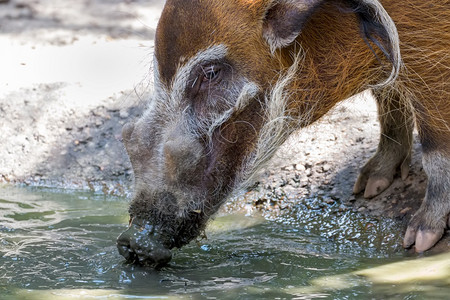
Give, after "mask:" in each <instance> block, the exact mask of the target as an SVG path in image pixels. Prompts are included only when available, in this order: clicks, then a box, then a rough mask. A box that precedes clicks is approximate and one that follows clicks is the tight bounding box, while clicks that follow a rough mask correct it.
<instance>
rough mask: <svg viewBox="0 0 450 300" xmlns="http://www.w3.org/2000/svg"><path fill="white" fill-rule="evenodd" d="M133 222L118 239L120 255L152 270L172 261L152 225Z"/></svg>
mask: <svg viewBox="0 0 450 300" xmlns="http://www.w3.org/2000/svg"><path fill="white" fill-rule="evenodd" d="M139 223H140V222H139V221H136V220H133V222H132V224H130V227H129V228H128V229H127V230H126V231H125V232H123V233H122V234H121V235H120V236H119V237H118V238H117V248H118V250H119V253H120V254H121V255H122V256H123V257H124V258H125V259H126V260H127V262H129V263H137V264H141V265H144V266H148V267H152V268H156V269H158V268H161V267H163V266H164V265H166V264H167V263H168V262H169V261H170V260H171V259H172V253H171V251H170V250H169V249H167V248H166V247H165V246H164V245H163V243H162V242H161V241H160V239H159V234H158V232H157V230H156V229H155V227H154V226H152V225H150V224H145V225H140V224H139Z"/></svg>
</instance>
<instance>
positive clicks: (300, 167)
mask: <svg viewBox="0 0 450 300" xmlns="http://www.w3.org/2000/svg"><path fill="white" fill-rule="evenodd" d="M295 169H296V170H297V171H299V172H305V170H306V168H305V166H304V165H302V164H296V165H295Z"/></svg>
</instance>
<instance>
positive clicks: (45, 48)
mask: <svg viewBox="0 0 450 300" xmlns="http://www.w3.org/2000/svg"><path fill="white" fill-rule="evenodd" d="M163 2H164V1H161V0H9V1H8V0H0V182H6V183H11V184H25V185H33V186H51V187H61V188H75V189H80V188H81V189H91V190H94V191H97V192H102V193H106V194H116V195H129V194H130V191H131V185H132V184H131V182H132V170H131V167H130V163H129V161H128V158H127V156H126V153H125V150H124V148H123V145H122V143H121V142H120V132H121V128H122V126H123V124H125V123H126V121H127V120H128V119H130V118H133V117H135V116H138V115H139V114H140V113H141V112H142V111H143V109H144V108H145V105H146V100H145V99H146V98H147V95H148V93H150V92H151V84H150V82H151V67H150V66H151V59H152V47H153V38H154V32H155V27H156V23H157V20H158V16H159V13H160V10H161V8H162V6H163ZM378 134H379V128H378V121H377V118H376V107H375V104H374V101H373V99H372V98H371V95H370V93H369V92H366V93H364V94H362V95H359V96H357V97H354V98H352V99H350V100H348V101H346V102H344V103H342V104H340V105H339V106H338V107H336V108H335V109H334V110H333V111H332V112H330V113H329V114H328V115H327V116H325V117H324V118H323V120H322V121H321V122H320V123H318V124H315V125H313V126H312V127H310V128H306V129H304V130H301V131H300V132H298V133H297V134H296V135H295V136H293V137H292V138H291V139H290V140H289V141H288V142H287V143H286V145H285V146H284V147H283V148H282V149H280V151H279V152H278V153H277V155H276V157H275V158H274V159H273V160H272V162H271V164H270V165H269V166H268V167H267V169H266V171H265V172H263V173H262V174H261V179H260V181H259V182H258V183H256V184H255V187H254V189H253V190H251V191H249V192H247V193H245V194H244V195H240V196H239V197H238V198H239V199H241V200H242V201H240V203H251V204H252V205H253V206H254V207H258V208H261V209H263V210H266V211H276V210H282V209H288V208H289V206H292V205H295V202H296V201H298V199H304V198H314V199H319V200H318V201H319V202H320V203H326V204H327V205H329V204H334V203H335V204H336V205H339V207H340V209H342V210H348V209H352V210H356V211H358V212H360V213H362V214H370V215H374V216H387V217H391V218H395V219H397V220H399V224H402V226H405V224H406V222H407V221H408V220H409V218H410V217H411V214H413V213H414V212H415V210H416V209H417V208H418V207H419V205H420V203H421V201H422V198H423V196H424V190H425V185H426V177H425V174H424V172H423V170H422V167H421V163H420V160H421V154H420V146H419V144H418V143H417V142H416V143H415V145H414V156H413V162H412V167H411V171H410V175H409V177H408V179H407V180H406V181H405V182H403V181H401V180H400V179H397V180H396V181H395V182H394V184H393V185H392V186H391V187H390V188H389V189H388V190H387V191H385V192H383V193H382V194H381V195H379V196H377V197H375V198H374V199H371V200H366V199H363V198H362V196H361V195H356V196H354V195H352V192H351V190H352V186H353V183H354V181H355V180H356V177H357V174H358V170H359V169H360V168H361V167H362V166H363V165H364V163H365V162H366V161H367V160H368V159H369V158H370V156H371V155H373V153H374V152H375V150H376V147H377V142H378ZM234 203H235V202H234ZM320 203H319V204H318V205H321V204H320ZM230 205H231V206H232V205H234V204H230ZM449 245H450V238H449V234H448V232H447V236H446V239H444V240H443V241H442V242H441V243H440V244H439V245H438V247H437V250H435V251H444V250H449V249H450V246H449Z"/></svg>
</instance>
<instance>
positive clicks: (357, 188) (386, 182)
mask: <svg viewBox="0 0 450 300" xmlns="http://www.w3.org/2000/svg"><path fill="white" fill-rule="evenodd" d="M392 181H393V180H390V179H388V178H385V177H367V176H366V175H364V174H360V175H359V177H358V179H357V180H356V183H355V185H354V186H353V193H354V194H359V193H361V192H362V191H364V198H366V199H369V198H373V197H375V196H377V195H379V194H380V193H382V192H383V191H384V190H385V189H387V188H388V187H389V186H390V185H391V183H392Z"/></svg>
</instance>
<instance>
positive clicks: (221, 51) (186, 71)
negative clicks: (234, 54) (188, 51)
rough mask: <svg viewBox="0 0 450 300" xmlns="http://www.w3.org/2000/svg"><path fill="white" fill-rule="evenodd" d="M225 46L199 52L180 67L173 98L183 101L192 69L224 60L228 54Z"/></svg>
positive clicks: (176, 76)
mask: <svg viewBox="0 0 450 300" xmlns="http://www.w3.org/2000/svg"><path fill="white" fill-rule="evenodd" d="M227 51H228V49H227V47H226V46H225V45H224V44H219V45H214V46H211V47H209V48H207V49H205V50H201V51H199V52H197V54H195V55H194V56H193V57H192V58H191V59H190V60H189V61H188V62H187V63H185V64H184V65H183V66H180V67H179V68H178V70H177V72H176V74H175V77H174V80H173V83H172V98H173V99H181V97H182V95H183V92H184V89H185V87H186V84H187V81H188V79H189V75H190V74H191V72H192V69H193V68H194V67H195V66H197V65H198V64H200V63H201V62H206V61H214V60H220V59H223V58H224V57H225V56H226V54H227Z"/></svg>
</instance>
